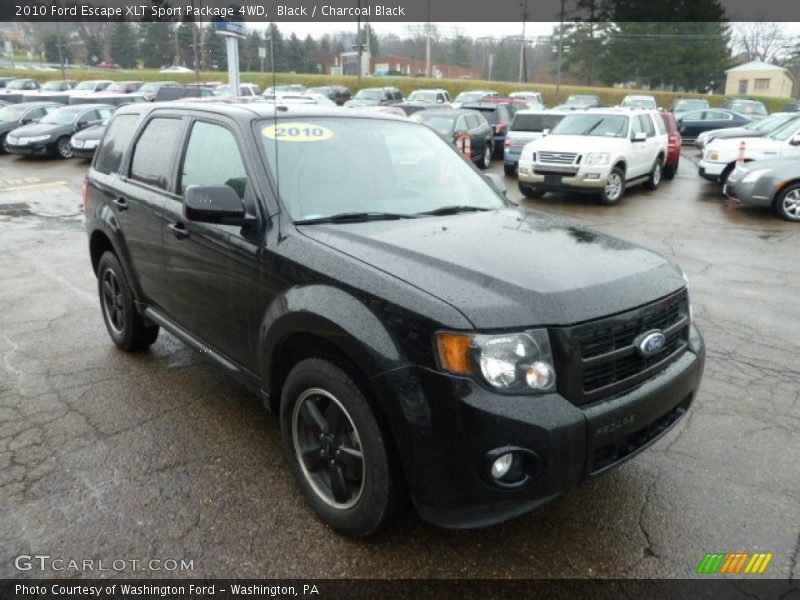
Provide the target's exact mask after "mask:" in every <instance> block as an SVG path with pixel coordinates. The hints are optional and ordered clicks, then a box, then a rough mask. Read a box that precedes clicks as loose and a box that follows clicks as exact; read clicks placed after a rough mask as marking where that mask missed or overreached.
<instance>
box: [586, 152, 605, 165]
mask: <svg viewBox="0 0 800 600" xmlns="http://www.w3.org/2000/svg"><path fill="white" fill-rule="evenodd" d="M610 160H611V155H610V154H609V153H608V152H589V154H587V155H586V163H585V164H587V165H607V164H608V163H609V161H610Z"/></svg>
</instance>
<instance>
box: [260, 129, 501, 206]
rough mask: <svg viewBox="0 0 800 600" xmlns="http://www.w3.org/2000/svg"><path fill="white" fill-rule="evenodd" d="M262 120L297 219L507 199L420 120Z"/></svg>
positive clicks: (287, 200) (267, 148)
mask: <svg viewBox="0 0 800 600" xmlns="http://www.w3.org/2000/svg"><path fill="white" fill-rule="evenodd" d="M256 127H257V129H256V133H257V135H258V136H259V138H260V139H261V141H262V143H263V147H264V150H265V152H266V155H267V160H268V163H269V165H270V169H272V170H273V172H272V175H273V177H275V178H276V179H277V181H278V186H279V188H280V196H281V198H282V200H283V202H284V204H285V206H286V208H287V210H288V211H289V214H290V215H291V217H292V219H294V220H295V221H298V220H305V219H313V218H320V217H326V216H330V215H337V214H341V213H351V212H389V213H395V214H404V215H413V214H416V213H421V212H425V211H430V210H436V209H439V208H442V207H445V206H456V205H457V206H466V207H475V208H484V209H497V208H503V207H504V206H505V202H504V201H503V199H502V198H501V197H500V196H499V195H498V194H497V193H496V192H495V191H494V190H493V189H492V188H491V187H490V186H489V185H488V184H487V183H486V181H485V180H484V179H483V177H482V176H481V175H480V174H479V173H478V172H477V171H475V169H474V168H473V167H472V166H470V165H469V164H468V163H467V162H466V161H465V160H464V159H463V158H462V157H460V156H459V155H458V153H457V152H456V151H455V150H454V149H453V148H452V147H451V146H449V145H448V144H447V143H446V142H445V141H444V140H442V139H441V138H440V137H439V136H437V135H436V134H435V133H434V132H433V131H431V130H430V129H428V128H427V127H424V126H421V125H418V124H415V123H411V122H396V121H390V120H383V119H354V118H346V117H345V118H307V119H304V120H303V121H302V122H289V121H287V120H283V121H281V122H279V123H278V125H277V127H276V126H275V124H274V123H273V121H271V120H264V121H261V122H260V123H259V124H257V126H256ZM276 152H277V153H278V160H277V161H276ZM276 162H277V164H278V168H279V171H278V172H277V173H275V171H274V169H275V164H276ZM343 174H344V175H345V176H343Z"/></svg>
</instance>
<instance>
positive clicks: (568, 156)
mask: <svg viewBox="0 0 800 600" xmlns="http://www.w3.org/2000/svg"><path fill="white" fill-rule="evenodd" d="M536 158H537V159H538V162H540V163H543V164H550V165H572V164H575V163H577V162H579V161H578V155H577V154H575V153H574V152H542V151H539V152H537V153H536Z"/></svg>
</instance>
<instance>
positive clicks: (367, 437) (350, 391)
mask: <svg viewBox="0 0 800 600" xmlns="http://www.w3.org/2000/svg"><path fill="white" fill-rule="evenodd" d="M313 409H316V410H313ZM337 415H338V416H337ZM280 420H281V433H282V437H283V442H284V448H285V450H286V454H287V457H288V460H289V464H290V466H291V469H292V473H293V474H294V477H295V480H296V481H297V483H298V485H299V486H300V488H301V490H302V492H303V495H304V496H305V499H306V502H307V503H308V505H309V506H310V507H311V509H312V510H313V511H314V512H315V513H316V515H317V516H318V517H319V518H320V519H321V520H322V521H324V522H325V523H327V524H328V525H330V526H331V527H332V528H333V529H334V530H336V531H337V532H339V533H341V534H344V535H347V536H349V537H354V538H362V537H366V536H368V535H370V534H372V533H374V532H375V531H377V530H378V529H380V528H381V527H383V526H384V525H385V524H386V523H387V522H388V521H389V520H390V519H391V518H392V517H393V516H394V515H395V513H396V512H397V510H398V508H399V506H400V485H399V483H398V480H397V471H398V469H395V468H393V466H392V461H391V460H390V455H389V450H388V448H387V439H388V438H387V437H386V436H385V435H384V433H383V431H382V428H381V427H380V425H379V423H378V421H377V419H376V418H375V414H374V413H373V411H372V409H371V407H370V405H369V403H368V402H367V399H366V397H365V395H364V393H363V392H362V391H361V389H360V388H359V387H358V385H357V384H356V383H355V382H354V381H353V379H352V378H351V377H350V376H349V375H347V373H345V372H344V371H343V370H342V369H340V368H339V367H338V366H337V365H335V364H333V363H332V362H329V361H327V360H323V359H319V358H310V359H306V360H303V361H301V362H299V363H298V364H297V365H295V367H294V368H293V369H292V370H291V372H290V373H289V375H288V377H287V378H286V383H285V384H284V386H283V391H282V393H281V406H280ZM323 438H324V439H323ZM359 475H360V476H359ZM337 481H338V482H340V483H339V484H338V485H336V484H335V482H337ZM337 488H338V489H337Z"/></svg>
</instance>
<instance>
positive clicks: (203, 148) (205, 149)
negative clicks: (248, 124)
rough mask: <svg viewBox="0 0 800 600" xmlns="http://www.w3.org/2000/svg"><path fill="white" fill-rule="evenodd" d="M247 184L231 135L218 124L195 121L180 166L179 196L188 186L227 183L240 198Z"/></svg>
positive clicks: (241, 162) (237, 149) (245, 173)
mask: <svg viewBox="0 0 800 600" xmlns="http://www.w3.org/2000/svg"><path fill="white" fill-rule="evenodd" d="M248 183H249V182H248V179H247V171H246V170H245V168H244V161H242V155H241V154H240V153H239V147H238V146H237V145H236V138H234V137H233V134H232V133H231V132H230V131H229V130H228V129H226V128H225V127H222V126H221V125H214V124H212V123H203V122H200V121H198V122H197V123H195V124H194V126H193V127H192V133H191V135H190V136H189V144H188V146H187V147H186V158H184V161H183V168H182V169H181V195H183V194H184V193H185V192H186V188H187V187H189V186H190V185H227V186H228V187H230V188H232V189H233V190H234V191H235V192H236V194H237V195H238V196H239V198H242V199H244V196H245V190H246V189H247V186H248Z"/></svg>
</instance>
